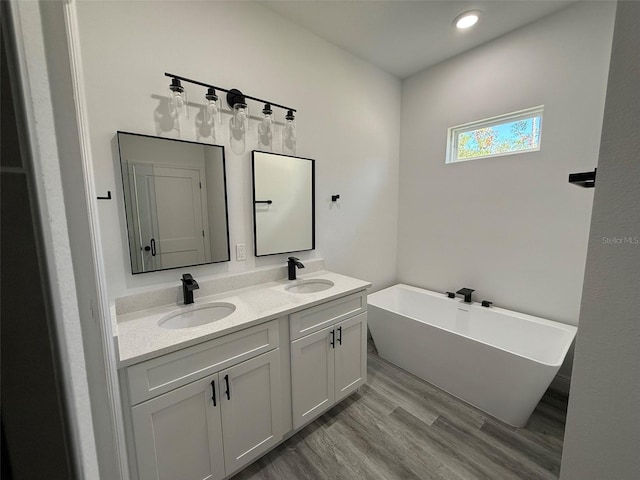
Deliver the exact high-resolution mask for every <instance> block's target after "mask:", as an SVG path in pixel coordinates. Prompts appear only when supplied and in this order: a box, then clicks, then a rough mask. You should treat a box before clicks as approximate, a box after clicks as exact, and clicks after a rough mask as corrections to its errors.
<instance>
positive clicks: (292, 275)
mask: <svg viewBox="0 0 640 480" xmlns="http://www.w3.org/2000/svg"><path fill="white" fill-rule="evenodd" d="M287 266H288V267H289V280H295V279H296V267H298V268H304V265H303V264H302V262H300V259H299V258H296V257H289V260H288V261H287Z"/></svg>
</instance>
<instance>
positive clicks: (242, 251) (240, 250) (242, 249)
mask: <svg viewBox="0 0 640 480" xmlns="http://www.w3.org/2000/svg"><path fill="white" fill-rule="evenodd" d="M246 259H247V248H246V246H245V244H244V243H238V244H236V260H237V261H238V262H244V261H245V260H246Z"/></svg>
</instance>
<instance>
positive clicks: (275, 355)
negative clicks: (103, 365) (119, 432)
mask: <svg viewBox="0 0 640 480" xmlns="http://www.w3.org/2000/svg"><path fill="white" fill-rule="evenodd" d="M365 288H366V286H364V287H363V288H362V289H361V290H358V291H356V292H355V293H348V294H346V295H343V296H341V297H338V298H335V296H334V297H332V298H331V299H330V300H325V301H323V302H322V303H318V302H313V303H315V305H314V306H312V307H309V308H304V307H303V306H302V305H300V304H299V303H297V304H295V302H294V301H293V300H292V301H291V303H292V304H294V306H293V308H292V310H293V309H295V310H294V311H293V313H290V314H287V313H284V312H283V313H284V314H283V315H282V316H280V317H279V318H277V319H274V320H268V321H265V322H263V323H257V324H255V323H254V324H253V325H252V326H250V327H247V328H241V329H238V330H236V331H235V332H233V333H228V334H225V335H222V336H219V337H217V338H215V339H212V340H208V341H205V342H202V343H198V344H195V345H191V346H188V347H184V348H182V349H179V350H176V351H173V352H170V353H166V354H164V355H159V356H155V357H153V358H149V357H147V358H146V359H142V358H141V359H140V360H139V361H138V362H137V363H133V364H129V365H127V366H125V367H123V369H122V370H121V378H120V385H121V390H122V394H123V399H124V402H125V405H127V408H126V409H125V412H124V414H125V419H126V430H127V439H128V446H129V459H130V471H131V478H132V480H177V479H179V480H222V479H226V478H229V477H230V476H231V475H233V474H235V473H236V472H238V471H239V470H240V469H242V468H243V467H245V466H247V465H248V464H249V463H251V462H252V461H253V460H255V459H256V458H258V457H260V456H261V455H263V454H264V453H266V452H267V451H269V450H270V449H271V448H273V447H274V446H276V445H277V444H278V443H280V442H281V441H282V440H283V438H287V437H289V436H290V435H292V434H293V433H294V432H295V431H296V430H298V429H300V428H301V427H303V426H304V425H305V424H306V423H308V422H310V421H311V420H312V419H313V418H315V417H317V416H318V415H320V414H322V413H323V412H325V411H326V410H328V409H329V408H331V407H332V406H333V405H335V404H336V403H337V402H338V401H340V400H342V399H343V398H344V397H346V396H347V395H349V394H350V393H353V392H354V391H355V390H356V389H357V388H358V387H360V386H361V385H362V384H364V382H365V380H366V374H367V357H366V355H367V344H366V341H367V312H366V307H367V305H366V290H365ZM350 291H351V292H353V290H350ZM292 298H293V299H295V298H297V297H292ZM310 302H311V299H310Z"/></svg>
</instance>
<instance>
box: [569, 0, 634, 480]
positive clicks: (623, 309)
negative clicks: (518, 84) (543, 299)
mask: <svg viewBox="0 0 640 480" xmlns="http://www.w3.org/2000/svg"><path fill="white" fill-rule="evenodd" d="M639 20H640V4H638V3H637V2H619V3H618V12H617V14H616V29H615V34H614V39H613V51H612V56H611V72H610V75H609V85H608V89H607V104H606V108H605V113H604V126H603V131H602V146H601V148H600V160H599V162H598V177H597V181H596V188H595V198H594V204H593V217H592V221H591V233H590V240H589V252H588V255H587V267H586V274H585V279H584V291H583V295H582V308H581V310H580V329H579V330H578V338H577V341H576V355H575V365H574V370H573V379H572V384H571V396H570V398H569V412H568V416H567V425H566V433H565V443H564V449H563V455H562V468H561V475H560V478H562V479H563V480H574V479H580V480H596V479H597V480H599V479H602V478H611V479H614V478H615V479H621V480H622V479H625V480H626V479H634V478H639V477H640V456H639V455H638V452H640V371H639V366H640V295H639V292H640V243H639V242H640V193H639V192H640V162H639V161H638V151H640V135H639V134H638V125H639V124H640V90H638V85H639V84H640V49H639V48H638V45H640V30H638V21H639ZM625 237H626V238H627V239H630V242H627V243H624V241H623V242H618V243H614V242H613V241H609V242H607V241H606V240H605V239H607V238H608V239H613V238H620V239H622V238H625Z"/></svg>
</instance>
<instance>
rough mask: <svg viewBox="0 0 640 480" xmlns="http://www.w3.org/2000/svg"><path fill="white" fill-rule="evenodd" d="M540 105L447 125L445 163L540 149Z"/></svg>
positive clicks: (541, 107) (541, 108)
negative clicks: (460, 123) (452, 125)
mask: <svg viewBox="0 0 640 480" xmlns="http://www.w3.org/2000/svg"><path fill="white" fill-rule="evenodd" d="M543 108H544V106H543V105H540V106H538V107H533V108H528V109H526V110H520V111H519V112H513V113H507V114H505V115H500V116H497V117H493V118H488V119H485V120H479V121H476V122H471V123H466V124H464V125H458V126H456V127H450V128H449V130H448V139H447V160H446V163H455V162H464V161H467V160H476V159H478V158H488V157H498V156H502V155H512V154H515V153H525V152H535V151H537V150H540V138H541V133H542V110H543Z"/></svg>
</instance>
